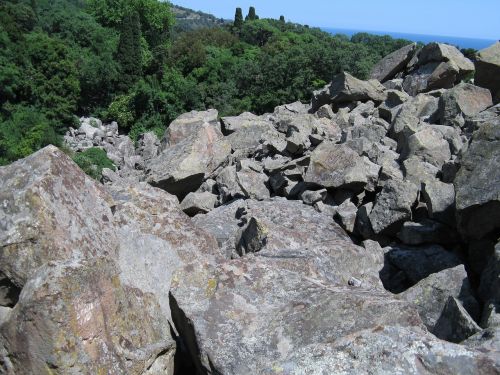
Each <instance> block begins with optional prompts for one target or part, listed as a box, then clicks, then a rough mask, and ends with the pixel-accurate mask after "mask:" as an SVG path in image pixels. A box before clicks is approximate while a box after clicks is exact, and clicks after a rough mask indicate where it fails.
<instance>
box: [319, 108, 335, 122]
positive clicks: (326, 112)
mask: <svg viewBox="0 0 500 375" xmlns="http://www.w3.org/2000/svg"><path fill="white" fill-rule="evenodd" d="M316 116H318V118H327V119H329V120H333V118H334V117H335V114H334V113H333V110H332V107H331V106H330V105H328V104H325V105H324V106H322V107H320V108H318V110H317V111H316Z"/></svg>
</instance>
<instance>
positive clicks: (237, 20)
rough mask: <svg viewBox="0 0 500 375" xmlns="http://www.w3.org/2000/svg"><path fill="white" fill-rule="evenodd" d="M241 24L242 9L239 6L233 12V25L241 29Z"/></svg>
mask: <svg viewBox="0 0 500 375" xmlns="http://www.w3.org/2000/svg"><path fill="white" fill-rule="evenodd" d="M241 26H243V11H242V10H241V8H236V13H235V14H234V27H235V28H237V29H241Z"/></svg>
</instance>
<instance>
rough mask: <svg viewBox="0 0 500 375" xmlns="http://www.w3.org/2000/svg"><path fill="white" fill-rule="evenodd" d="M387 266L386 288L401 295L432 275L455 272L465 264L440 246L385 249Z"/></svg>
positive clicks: (384, 280)
mask: <svg viewBox="0 0 500 375" xmlns="http://www.w3.org/2000/svg"><path fill="white" fill-rule="evenodd" d="M384 252H385V265H384V269H382V270H381V271H380V277H381V279H382V282H383V283H384V287H385V288H386V289H387V290H390V291H391V292H393V293H401V292H404V291H405V290H407V289H408V288H410V287H412V286H413V285H415V284H416V283H418V282H419V281H420V280H422V279H425V278H426V277H427V276H429V275H430V274H433V273H436V272H439V271H442V270H444V269H447V268H453V267H456V266H458V265H460V264H461V263H462V262H461V261H460V259H459V258H458V257H457V256H456V255H455V254H454V253H452V252H449V251H447V250H445V249H444V248H443V247H441V246H439V245H427V246H415V247H413V246H404V245H397V246H389V247H387V248H385V249H384Z"/></svg>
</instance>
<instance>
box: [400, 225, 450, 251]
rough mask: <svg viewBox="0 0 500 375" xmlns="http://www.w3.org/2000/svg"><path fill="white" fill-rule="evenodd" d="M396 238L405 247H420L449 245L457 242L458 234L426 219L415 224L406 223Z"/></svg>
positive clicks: (445, 226)
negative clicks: (427, 244)
mask: <svg viewBox="0 0 500 375" xmlns="http://www.w3.org/2000/svg"><path fill="white" fill-rule="evenodd" d="M397 236H398V238H399V239H400V240H401V242H403V243H404V244H405V245H422V244H425V243H435V244H440V245H449V244H454V243H457V242H458V238H457V236H458V234H457V233H456V232H454V231H453V230H452V229H451V228H450V227H448V226H447V225H444V224H442V223H439V222H437V221H433V220H428V219H424V220H421V221H419V222H416V223H414V222H411V221H407V222H406V223H404V224H403V226H402V227H401V230H400V231H399V233H398V235H397Z"/></svg>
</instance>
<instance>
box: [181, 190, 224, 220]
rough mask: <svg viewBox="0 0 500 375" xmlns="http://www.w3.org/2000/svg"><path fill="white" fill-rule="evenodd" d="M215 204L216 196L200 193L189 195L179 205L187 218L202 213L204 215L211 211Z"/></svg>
mask: <svg viewBox="0 0 500 375" xmlns="http://www.w3.org/2000/svg"><path fill="white" fill-rule="evenodd" d="M216 203H217V196H216V195H215V194H212V193H210V192H208V191H206V192H201V193H197V192H196V193H189V194H188V195H186V198H184V200H183V201H182V203H181V210H182V211H184V212H185V213H186V214H187V215H189V216H194V215H196V214H199V213H202V214H206V213H207V212H209V211H210V210H213V208H214V207H215V204H216Z"/></svg>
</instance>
